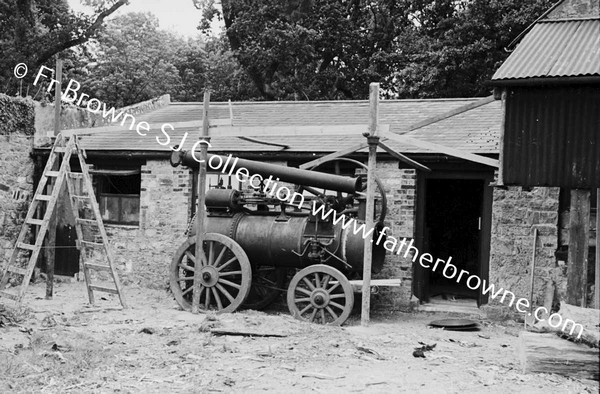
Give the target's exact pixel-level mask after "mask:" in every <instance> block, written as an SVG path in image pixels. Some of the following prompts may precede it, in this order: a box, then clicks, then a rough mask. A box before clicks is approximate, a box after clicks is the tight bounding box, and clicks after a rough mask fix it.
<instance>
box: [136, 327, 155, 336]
mask: <svg viewBox="0 0 600 394" xmlns="http://www.w3.org/2000/svg"><path fill="white" fill-rule="evenodd" d="M154 333H156V330H155V329H154V328H150V327H144V328H142V329H141V330H140V334H150V335H152V334H154Z"/></svg>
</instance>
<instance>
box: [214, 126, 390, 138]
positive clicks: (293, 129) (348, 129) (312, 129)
mask: <svg viewBox="0 0 600 394" xmlns="http://www.w3.org/2000/svg"><path fill="white" fill-rule="evenodd" d="M389 128H390V127H389V125H379V130H380V131H388V130H389ZM367 130H368V127H367V125H362V124H359V125H357V124H348V125H317V126H223V127H216V128H214V129H213V130H212V131H211V135H212V136H249V137H264V136H278V137H285V136H290V135H301V136H310V135H346V136H348V135H362V134H364V133H365V132H367Z"/></svg>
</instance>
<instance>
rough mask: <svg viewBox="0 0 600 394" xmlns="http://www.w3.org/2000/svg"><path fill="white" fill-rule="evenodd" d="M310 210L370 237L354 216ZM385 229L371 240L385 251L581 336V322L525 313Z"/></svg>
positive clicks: (522, 303) (524, 306)
mask: <svg viewBox="0 0 600 394" xmlns="http://www.w3.org/2000/svg"><path fill="white" fill-rule="evenodd" d="M312 213H313V215H315V216H317V215H320V216H321V218H322V219H323V220H326V219H327V218H328V217H330V216H331V217H332V221H333V223H334V224H335V225H337V224H338V223H341V227H342V228H343V229H348V228H352V231H353V232H354V234H358V233H361V232H362V236H363V238H365V239H366V238H367V237H370V236H371V235H372V234H373V231H374V228H370V229H367V228H366V226H365V224H364V223H361V224H360V225H357V223H358V222H357V221H356V220H355V219H354V218H350V219H348V218H347V217H346V216H345V215H344V214H340V215H338V213H337V212H336V211H334V210H333V209H329V210H328V211H327V212H326V211H325V206H324V205H319V206H318V207H317V204H316V202H313V207H312ZM389 229H390V228H389V227H387V226H386V227H384V228H383V229H382V230H381V231H380V233H379V235H378V237H377V240H376V241H375V244H377V245H379V244H380V243H381V241H382V240H383V238H384V237H386V240H385V241H384V243H383V247H384V248H385V249H386V250H387V251H389V252H392V253H394V254H397V255H400V254H401V253H402V251H404V255H403V257H405V258H408V257H409V256H410V254H411V253H412V261H413V263H416V262H417V259H418V263H419V264H420V265H421V266H422V267H423V268H428V269H429V268H430V269H431V270H432V271H434V272H435V271H436V270H438V267H439V270H441V271H442V275H444V277H446V278H447V279H454V278H456V283H460V282H461V280H463V283H464V284H466V286H467V287H468V288H469V289H471V290H479V289H481V293H482V294H483V295H487V294H489V296H490V298H491V299H492V300H495V299H496V298H497V297H498V296H500V295H501V296H500V298H499V299H498V301H499V302H501V303H504V302H505V301H506V300H507V297H509V298H510V301H509V302H508V306H509V307H512V306H513V304H514V305H515V309H516V310H517V311H518V312H520V313H527V314H528V315H529V316H531V315H533V316H534V317H535V318H536V319H537V320H540V321H543V320H547V321H548V325H549V326H550V327H553V328H559V327H560V328H561V330H562V331H563V332H567V330H569V335H573V333H574V332H575V330H576V329H578V330H579V332H578V334H577V338H580V337H581V335H582V333H583V326H582V325H581V324H578V323H575V322H574V321H573V320H571V319H564V320H563V318H562V316H561V315H559V314H558V313H553V314H551V315H550V311H548V309H546V308H545V307H543V306H542V307H538V308H536V309H535V310H534V311H533V312H528V309H529V308H530V303H529V300H528V299H526V298H519V299H518V300H517V301H516V302H515V299H516V296H515V294H514V293H513V292H511V291H509V290H506V289H503V288H501V287H500V288H498V289H496V286H494V284H492V283H488V282H487V281H486V280H485V279H483V280H482V279H481V278H480V277H479V276H477V275H474V274H471V273H469V271H466V270H464V269H461V270H460V273H459V272H458V271H459V269H458V268H457V267H456V266H455V265H454V264H452V263H451V260H452V257H448V260H447V261H444V260H442V259H436V260H435V262H434V261H433V260H434V258H433V256H432V255H431V254H429V253H423V254H420V253H419V250H418V249H417V247H416V246H414V245H413V243H414V239H411V240H410V242H409V241H408V240H407V238H403V239H402V240H400V241H399V240H398V239H396V238H394V237H392V236H389V235H387V234H386V231H387V230H389ZM432 264H433V266H432ZM437 272H439V271H437ZM463 278H464V279H463Z"/></svg>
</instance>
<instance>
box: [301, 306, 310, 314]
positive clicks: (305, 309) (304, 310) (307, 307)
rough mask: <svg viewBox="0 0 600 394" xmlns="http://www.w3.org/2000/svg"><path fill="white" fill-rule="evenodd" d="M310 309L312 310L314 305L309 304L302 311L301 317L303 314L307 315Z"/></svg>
mask: <svg viewBox="0 0 600 394" xmlns="http://www.w3.org/2000/svg"><path fill="white" fill-rule="evenodd" d="M310 308H312V305H311V304H308V305H307V306H306V307H305V308H304V309H302V310H301V311H300V316H302V315H303V314H305V313H306V312H307V311H308V310H309V309H310Z"/></svg>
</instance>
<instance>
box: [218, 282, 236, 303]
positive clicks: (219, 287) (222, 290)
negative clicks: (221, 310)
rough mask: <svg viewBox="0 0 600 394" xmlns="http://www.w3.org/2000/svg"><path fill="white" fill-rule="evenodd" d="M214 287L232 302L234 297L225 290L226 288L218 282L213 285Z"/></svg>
mask: <svg viewBox="0 0 600 394" xmlns="http://www.w3.org/2000/svg"><path fill="white" fill-rule="evenodd" d="M215 287H216V288H217V289H219V291H220V292H221V294H224V295H225V297H227V299H228V300H229V302H233V301H234V300H235V299H234V298H233V296H232V295H231V294H229V292H228V291H227V289H225V288H224V287H223V286H221V285H220V284H219V283H217V284H216V285H215Z"/></svg>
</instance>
